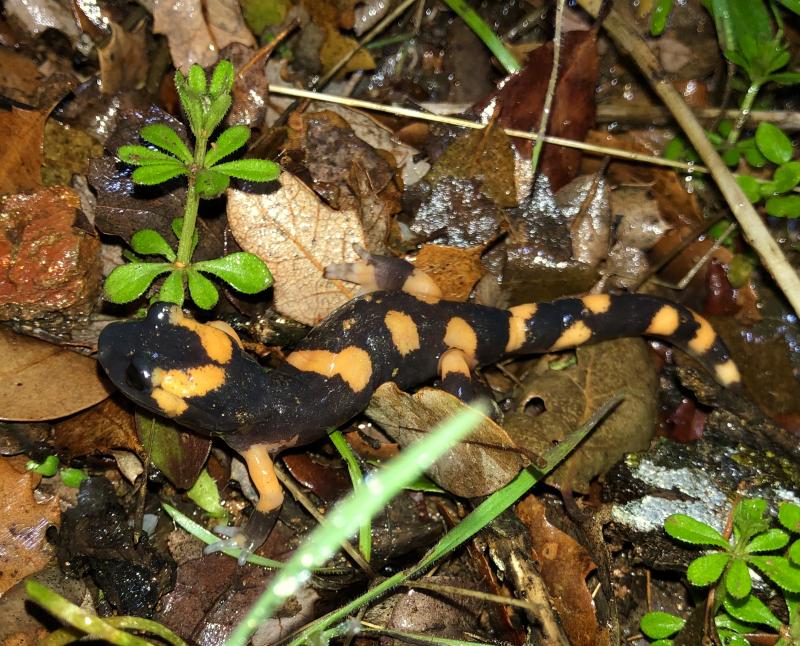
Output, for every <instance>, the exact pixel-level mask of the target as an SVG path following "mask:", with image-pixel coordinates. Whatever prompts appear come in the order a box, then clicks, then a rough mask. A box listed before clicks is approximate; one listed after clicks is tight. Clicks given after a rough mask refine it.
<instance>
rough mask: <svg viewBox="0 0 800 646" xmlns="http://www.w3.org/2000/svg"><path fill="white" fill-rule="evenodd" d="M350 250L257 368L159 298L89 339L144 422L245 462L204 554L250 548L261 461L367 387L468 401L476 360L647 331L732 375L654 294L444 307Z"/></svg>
mask: <svg viewBox="0 0 800 646" xmlns="http://www.w3.org/2000/svg"><path fill="white" fill-rule="evenodd" d="M361 253H362V258H363V259H362V260H361V261H360V262H356V263H350V264H343V265H332V266H330V267H328V269H327V270H326V276H327V277H328V278H334V279H342V280H347V281H349V282H354V283H358V284H360V285H361V292H362V295H360V296H358V297H356V298H354V299H353V300H351V301H349V302H348V303H345V304H344V305H342V306H341V307H339V308H338V309H337V310H336V311H334V312H333V313H332V314H330V316H328V317H327V318H326V319H325V320H324V321H323V322H322V323H320V324H319V325H318V326H317V327H316V328H314V329H313V330H312V331H311V332H310V333H309V335H308V336H307V337H306V338H305V339H304V340H303V341H302V342H300V343H299V344H298V345H297V346H296V348H295V349H294V351H293V352H291V354H289V355H288V356H287V357H286V362H285V363H284V364H283V365H281V366H279V367H277V368H275V369H273V370H270V371H265V370H264V369H262V368H261V367H260V366H259V364H258V363H257V362H256V361H255V360H254V359H253V358H251V357H250V356H249V355H248V354H247V353H246V352H244V350H243V349H242V345H241V342H240V341H239V338H238V337H237V335H236V333H235V332H234V331H233V330H232V329H231V328H230V327H229V326H228V325H226V324H225V323H222V322H218V321H216V322H212V323H208V324H203V323H199V322H197V321H195V320H194V319H192V318H189V317H188V316H186V315H185V314H184V313H183V312H182V310H181V308H180V307H178V306H176V305H173V304H168V303H158V304H155V305H153V306H152V307H151V308H150V310H149V312H148V314H147V317H146V318H144V319H140V320H135V321H126V322H119V323H112V324H110V325H108V326H107V327H106V328H105V329H104V330H103V332H102V334H101V335H100V339H99V343H98V355H99V361H100V363H101V364H102V366H103V368H104V369H105V371H106V372H107V373H108V375H109V377H110V378H111V380H112V381H113V382H114V384H115V385H116V386H117V387H118V388H119V389H120V390H121V391H122V392H123V393H124V394H125V395H126V396H127V397H129V398H130V399H132V400H133V401H134V402H136V403H137V404H139V405H140V406H143V407H145V408H147V409H149V410H150V411H153V412H154V413H157V414H159V415H164V416H166V417H170V418H173V419H174V420H175V421H177V422H179V423H180V424H183V425H185V426H188V427H189V428H191V429H194V430H196V431H200V432H202V433H205V434H208V435H212V436H219V437H221V438H223V439H224V440H225V441H226V442H227V443H228V444H229V445H230V446H231V447H232V448H233V449H235V450H236V451H237V452H239V453H240V454H241V455H242V456H243V458H244V459H245V461H246V463H247V467H248V470H249V472H250V476H251V478H252V480H253V483H254V484H255V487H256V489H257V491H258V493H259V496H260V500H259V502H258V504H257V506H256V509H255V511H254V512H253V514H252V516H251V518H250V519H249V521H248V522H247V523H246V524H245V525H244V526H243V527H242V528H241V529H236V528H229V531H228V533H227V536H228V539H227V540H224V541H220V542H219V543H216V544H215V545H214V546H212V548H215V549H222V548H227V547H240V548H242V549H243V552H244V555H243V557H242V559H240V562H243V561H244V557H245V556H246V554H248V553H250V552H252V550H254V549H255V548H257V547H259V546H260V545H261V544H262V543H263V542H264V540H265V539H266V537H267V535H268V534H269V532H270V531H271V529H272V526H273V525H274V523H275V520H276V518H277V515H278V511H279V510H280V507H281V504H282V502H283V493H282V490H281V487H280V485H279V483H278V480H277V479H276V477H275V472H274V470H273V466H272V457H273V456H274V455H275V454H276V453H277V452H279V451H281V450H283V449H285V448H288V447H292V446H297V445H303V444H308V443H310V442H313V441H314V440H317V439H319V438H320V437H323V436H324V435H325V434H326V433H327V432H328V431H329V430H330V429H331V428H335V427H338V426H341V425H342V424H344V423H345V422H347V421H348V420H349V419H350V418H352V417H353V416H355V415H357V414H358V413H359V412H361V411H362V410H363V409H364V408H365V407H366V406H367V403H368V402H369V399H370V396H371V395H372V393H373V392H374V391H375V389H376V388H378V386H380V385H381V384H383V383H384V382H387V381H393V382H394V383H395V384H397V386H398V387H400V388H401V389H408V388H411V387H413V386H416V385H419V384H421V383H424V382H426V381H429V380H431V379H433V378H434V377H436V376H438V377H439V378H440V380H441V388H442V389H444V390H446V391H448V392H450V393H452V394H454V395H456V396H458V397H460V398H461V399H463V400H465V401H468V400H469V399H470V398H471V397H472V396H473V388H472V383H473V382H472V380H471V374H472V369H473V368H474V367H475V366H478V365H484V364H490V363H494V362H496V361H498V360H499V359H502V358H503V357H507V356H510V355H522V354H530V353H542V352H552V351H556V350H562V349H565V348H574V347H576V346H579V345H583V344H586V343H593V342H596V341H602V340H606V339H613V338H618V337H630V336H640V335H647V336H654V337H658V338H661V339H665V340H666V341H668V342H670V343H672V344H674V345H676V346H678V347H679V348H681V349H683V350H685V351H686V352H688V353H689V354H691V355H692V356H694V357H696V358H697V359H698V360H699V361H700V362H701V363H702V364H703V365H704V366H705V367H706V368H707V369H708V370H709V371H710V372H711V373H712V374H713V375H714V377H715V379H716V381H717V382H719V383H720V384H721V385H723V386H726V387H730V388H736V387H738V385H739V383H740V378H739V371H738V370H737V368H736V365H735V363H734V362H733V360H732V359H731V358H730V355H729V353H728V350H727V348H726V347H725V345H724V344H723V342H722V341H721V340H720V338H719V337H718V336H717V334H716V332H715V331H714V329H713V328H712V327H711V325H710V324H709V322H708V321H707V320H706V319H704V318H703V317H702V316H700V315H698V314H696V313H695V312H693V311H691V310H690V309H688V308H686V307H683V306H682V305H677V304H675V303H671V302H669V301H666V300H663V299H660V298H656V297H653V296H646V295H639V294H623V295H608V294H597V295H591V296H584V297H583V298H565V299H561V300H556V301H553V302H549V303H538V304H534V303H531V304H528V305H517V306H516V307H512V308H511V309H507V310H505V309H498V308H494V307H486V306H483V305H476V304H473V303H463V302H453V301H446V300H442V299H441V296H440V290H439V288H438V287H437V285H436V284H435V282H433V280H432V279H430V278H429V277H428V276H427V275H425V274H423V273H422V272H420V271H419V270H416V269H414V267H413V265H411V264H409V263H407V262H406V261H404V260H400V259H396V258H388V257H383V256H372V255H369V254H367V253H366V252H363V251H362V252H361Z"/></svg>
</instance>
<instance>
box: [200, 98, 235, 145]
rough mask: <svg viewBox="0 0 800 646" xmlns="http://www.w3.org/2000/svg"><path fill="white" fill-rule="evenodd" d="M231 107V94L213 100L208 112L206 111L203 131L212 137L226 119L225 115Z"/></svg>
mask: <svg viewBox="0 0 800 646" xmlns="http://www.w3.org/2000/svg"><path fill="white" fill-rule="evenodd" d="M230 107H231V95H230V94H220V95H219V96H218V97H216V98H215V99H212V100H211V105H210V106H208V110H207V111H206V115H205V119H204V121H203V130H205V132H206V134H207V135H211V133H212V132H214V130H216V128H217V126H218V125H219V124H220V122H221V121H222V119H223V118H225V115H226V114H227V112H228V110H229V109H230Z"/></svg>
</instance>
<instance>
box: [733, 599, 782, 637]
mask: <svg viewBox="0 0 800 646" xmlns="http://www.w3.org/2000/svg"><path fill="white" fill-rule="evenodd" d="M722 603H723V605H724V606H725V610H726V611H727V613H728V614H729V615H730V616H731V617H733V618H734V619H738V620H739V621H745V622H747V623H750V624H765V625H767V626H769V627H770V628H773V629H774V630H778V629H780V627H781V622H780V619H778V618H777V617H776V616H775V615H773V614H772V612H771V611H770V609H769V608H767V606H766V605H764V603H763V602H762V601H761V600H759V598H758V597H755V596H753V595H752V594H750V595H748V596H746V597H745V598H744V599H739V600H737V599H733V598H731V597H729V596H726V597H725V599H724V600H723V602H722Z"/></svg>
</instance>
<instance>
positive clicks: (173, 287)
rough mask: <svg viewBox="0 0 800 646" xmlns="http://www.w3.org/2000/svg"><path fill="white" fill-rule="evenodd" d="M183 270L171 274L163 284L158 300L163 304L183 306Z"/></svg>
mask: <svg viewBox="0 0 800 646" xmlns="http://www.w3.org/2000/svg"><path fill="white" fill-rule="evenodd" d="M183 275H184V270H183V269H176V270H175V271H173V272H171V273H170V275H169V276H167V277H166V278H165V279H164V282H163V283H161V289H160V290H158V300H159V301H161V302H163V303H175V304H176V305H183V300H184V297H185V293H184V289H183Z"/></svg>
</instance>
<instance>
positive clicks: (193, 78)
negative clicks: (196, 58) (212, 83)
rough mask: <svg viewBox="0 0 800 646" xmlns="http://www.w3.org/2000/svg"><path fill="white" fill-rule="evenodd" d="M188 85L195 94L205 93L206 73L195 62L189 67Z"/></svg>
mask: <svg viewBox="0 0 800 646" xmlns="http://www.w3.org/2000/svg"><path fill="white" fill-rule="evenodd" d="M189 87H190V88H191V90H192V92H194V93H195V94H205V93H206V73H205V70H203V68H202V67H200V66H199V65H198V64H197V63H194V64H193V65H192V66H191V67H190V68H189Z"/></svg>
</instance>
